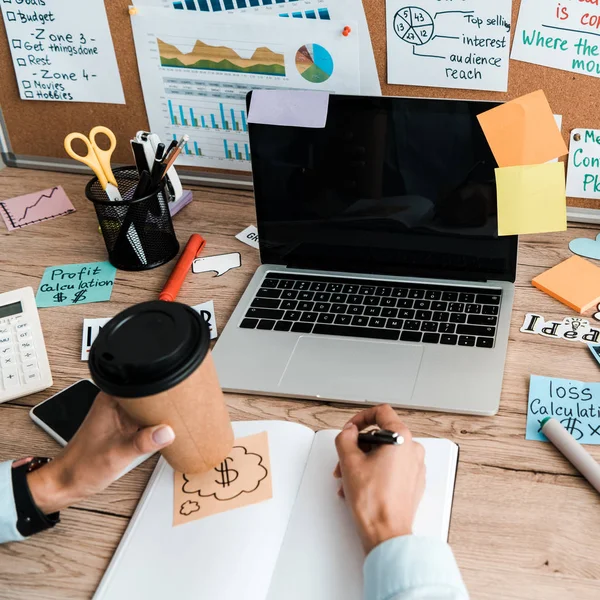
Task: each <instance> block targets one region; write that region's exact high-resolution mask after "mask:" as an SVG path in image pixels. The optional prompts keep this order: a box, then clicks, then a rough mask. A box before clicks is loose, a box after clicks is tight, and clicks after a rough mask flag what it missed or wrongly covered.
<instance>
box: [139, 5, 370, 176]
mask: <svg viewBox="0 0 600 600" xmlns="http://www.w3.org/2000/svg"><path fill="white" fill-rule="evenodd" d="M282 21H283V20H282ZM131 23H132V26H133V33H134V40H135V45H136V52H137V57H138V66H139V70H140V77H141V81H142V89H143V92H144V98H145V100H146V111H147V113H148V120H149V122H150V129H151V130H152V131H153V132H154V133H157V134H158V135H159V136H160V137H161V139H162V140H164V141H168V140H171V139H173V138H175V137H177V138H179V137H181V135H183V134H184V133H187V134H188V135H189V136H190V141H189V142H188V143H187V144H186V145H185V147H184V151H183V152H182V154H181V155H180V157H179V159H178V164H182V165H193V166H200V167H214V168H220V169H234V170H241V171H250V158H251V157H250V145H249V142H248V133H247V129H248V127H247V115H246V93H247V92H248V91H249V90H250V89H281V88H294V89H308V90H318V91H321V92H338V93H347V94H358V93H359V92H360V81H359V80H360V77H359V74H358V69H357V64H358V36H352V35H350V36H348V37H344V36H343V35H341V33H340V32H341V30H342V29H343V27H344V25H346V24H348V23H340V22H338V21H311V20H307V19H290V20H286V21H285V27H283V26H282V27H273V19H272V18H267V17H255V16H247V15H237V14H234V15H203V18H201V19H200V18H198V19H197V18H190V16H188V13H187V12H178V11H172V10H166V9H158V8H148V7H140V8H139V9H138V13H137V14H136V15H133V16H132V17H131ZM353 25H354V24H353V23H350V26H351V27H352V26H353Z"/></svg>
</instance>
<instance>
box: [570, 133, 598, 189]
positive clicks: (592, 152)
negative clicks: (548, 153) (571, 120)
mask: <svg viewBox="0 0 600 600" xmlns="http://www.w3.org/2000/svg"><path fill="white" fill-rule="evenodd" d="M570 141H571V143H570V146H569V170H568V171H567V196H570V197H572V198H592V199H594V200H600V129H573V131H571V140H570Z"/></svg>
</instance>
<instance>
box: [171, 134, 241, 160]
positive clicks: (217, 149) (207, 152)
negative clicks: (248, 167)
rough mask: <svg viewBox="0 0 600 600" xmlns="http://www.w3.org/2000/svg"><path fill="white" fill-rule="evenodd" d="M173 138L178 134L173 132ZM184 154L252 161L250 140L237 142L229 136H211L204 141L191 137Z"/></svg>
mask: <svg viewBox="0 0 600 600" xmlns="http://www.w3.org/2000/svg"><path fill="white" fill-rule="evenodd" d="M172 138H173V139H174V140H175V141H177V140H178V139H179V138H178V136H177V134H175V133H173V134H172ZM182 154H183V155H184V156H197V157H211V158H220V159H226V160H233V161H245V162H250V158H251V156H250V146H249V145H248V142H247V141H245V142H236V141H231V140H228V139H227V138H218V137H211V138H205V139H203V140H202V142H198V140H194V139H190V140H189V141H188V142H186V143H185V144H184V145H183V150H182Z"/></svg>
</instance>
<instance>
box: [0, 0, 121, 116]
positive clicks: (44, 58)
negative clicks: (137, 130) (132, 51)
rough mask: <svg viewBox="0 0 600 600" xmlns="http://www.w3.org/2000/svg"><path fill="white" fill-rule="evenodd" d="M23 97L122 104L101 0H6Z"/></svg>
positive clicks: (5, 11)
mask: <svg viewBox="0 0 600 600" xmlns="http://www.w3.org/2000/svg"><path fill="white" fill-rule="evenodd" d="M1 6H2V14H3V16H4V25H5V27H6V37H7V38H8V43H9V46H10V51H11V54H12V59H13V66H14V69H15V75H16V77H17V84H18V86H19V93H20V95H21V99H22V100H51V101H61V102H110V103H114V104H125V97H124V95H123V86H122V85H121V76H120V75H119V67H118V65H117V59H116V57H115V49H114V46H113V42H112V38H111V35H110V29H109V27H108V19H107V17H106V9H105V8H104V2H103V1H102V0H86V1H85V6H84V4H83V3H82V2H80V0H14V2H13V1H12V0H4V2H3V3H2V5H1Z"/></svg>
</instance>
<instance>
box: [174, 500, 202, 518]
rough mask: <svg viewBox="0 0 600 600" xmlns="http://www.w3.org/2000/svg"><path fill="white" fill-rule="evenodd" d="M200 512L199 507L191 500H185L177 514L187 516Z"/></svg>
mask: <svg viewBox="0 0 600 600" xmlns="http://www.w3.org/2000/svg"><path fill="white" fill-rule="evenodd" d="M199 510H200V505H199V504H198V503H197V502H194V501H193V500H186V501H185V502H184V503H183V504H182V505H181V508H180V509H179V514H180V515H184V516H186V517H187V516H189V515H191V514H192V513H195V512H198V511H199Z"/></svg>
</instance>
